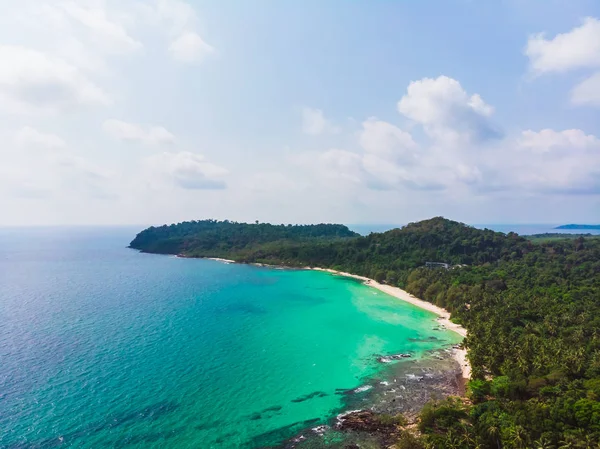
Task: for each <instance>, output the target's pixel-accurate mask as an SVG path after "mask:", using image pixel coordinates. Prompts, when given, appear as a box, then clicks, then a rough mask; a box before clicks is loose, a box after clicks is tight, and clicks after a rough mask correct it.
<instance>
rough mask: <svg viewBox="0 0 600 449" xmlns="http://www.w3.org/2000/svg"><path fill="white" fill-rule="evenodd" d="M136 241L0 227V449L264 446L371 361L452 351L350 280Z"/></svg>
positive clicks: (366, 376)
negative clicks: (158, 249) (160, 250)
mask: <svg viewBox="0 0 600 449" xmlns="http://www.w3.org/2000/svg"><path fill="white" fill-rule="evenodd" d="M138 230H139V229H137V228H29V229H10V228H5V229H0V448H3V449H4V448H6V449H9V448H10V449H17V448H19V449H21V448H22V449H24V448H54V447H66V448H104V447H111V448H167V449H168V448H178V449H184V448H203V449H209V448H215V449H226V448H227V449H229V448H248V449H250V448H259V447H265V446H273V445H277V444H279V443H281V442H282V441H283V440H285V439H287V438H290V437H292V436H293V435H295V434H296V433H297V432H299V431H300V430H302V429H304V428H307V427H316V426H318V425H319V424H323V423H326V422H328V420H329V419H330V418H332V417H334V416H335V415H336V414H338V413H340V412H341V411H343V410H344V407H346V406H347V403H348V401H347V398H348V397H349V395H350V396H352V395H360V394H363V391H364V390H365V388H360V387H361V386H363V385H365V384H367V383H369V382H370V381H371V380H372V379H373V378H376V377H377V376H378V375H379V373H381V372H382V369H383V368H382V364H381V363H380V362H379V361H378V360H377V356H378V355H386V354H396V353H400V352H409V351H410V352H412V353H413V358H419V357H421V356H423V355H424V354H425V353H427V351H430V350H435V349H439V348H442V347H448V346H449V345H450V344H453V343H457V342H459V341H460V340H461V338H460V337H459V336H458V335H456V334H454V333H452V332H449V331H435V332H432V326H435V318H436V317H435V315H433V314H431V313H429V312H426V311H423V310H421V309H418V308H416V307H414V306H412V305H409V304H406V303H403V302H402V301H400V300H398V299H395V298H392V297H390V296H387V295H386V294H384V293H382V292H379V291H376V290H374V289H371V288H369V287H366V286H364V285H362V284H361V283H359V282H357V281H354V280H351V279H347V278H341V277H337V276H332V275H330V274H327V273H322V272H315V271H303V270H284V269H270V268H261V267H255V266H247V265H237V264H225V263H221V262H215V261H210V260H197V259H181V258H176V257H170V256H160V255H150V254H141V253H138V252H137V251H134V250H131V249H128V248H126V246H127V245H128V243H129V241H130V240H131V239H132V238H133V237H134V235H135V233H136V232H137V231H138ZM433 334H435V337H437V340H432V339H429V337H431V336H432V335H433Z"/></svg>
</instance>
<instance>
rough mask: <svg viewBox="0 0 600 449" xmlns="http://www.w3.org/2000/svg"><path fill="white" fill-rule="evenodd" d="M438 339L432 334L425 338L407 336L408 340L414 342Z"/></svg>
mask: <svg viewBox="0 0 600 449" xmlns="http://www.w3.org/2000/svg"><path fill="white" fill-rule="evenodd" d="M436 340H439V338H437V337H434V336H433V335H432V336H430V337H427V338H409V339H408V341H412V342H415V343H419V342H428V341H436Z"/></svg>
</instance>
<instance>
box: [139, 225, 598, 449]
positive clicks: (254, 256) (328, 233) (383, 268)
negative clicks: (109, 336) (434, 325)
mask: <svg viewBox="0 0 600 449" xmlns="http://www.w3.org/2000/svg"><path fill="white" fill-rule="evenodd" d="M566 226H569V227H560V229H590V228H589V227H586V228H579V227H578V228H572V227H571V226H589V225H566ZM592 229H595V228H592ZM130 246H131V248H135V249H138V250H141V251H145V252H150V253H161V254H176V255H180V256H183V257H212V258H226V259H230V260H233V261H236V262H241V263H261V264H272V265H281V266H287V267H318V268H322V269H333V270H338V271H343V272H346V273H351V274H353V275H359V276H364V277H367V278H370V279H375V280H376V281H378V282H380V283H384V284H388V285H390V286H395V287H400V288H402V289H405V290H406V291H407V292H409V293H410V294H412V295H414V296H415V297H417V298H421V299H423V300H425V301H428V302H430V303H432V304H434V305H436V306H438V307H441V308H444V309H446V310H447V311H449V312H450V313H451V319H452V321H453V322H455V323H458V324H461V325H462V326H463V327H464V328H466V329H467V332H468V334H467V337H466V339H465V342H464V345H465V346H466V347H467V349H468V359H469V361H470V364H471V368H472V377H471V381H470V382H469V384H468V388H467V395H468V398H469V401H464V400H458V399H452V398H450V399H446V400H440V401H437V402H433V403H430V404H428V405H427V406H425V408H424V409H423V410H422V412H421V415H420V417H419V419H418V420H417V427H418V430H419V432H418V433H415V432H414V431H413V430H411V429H410V428H408V427H405V426H403V424H402V423H404V422H405V421H403V420H402V419H400V418H398V419H397V418H391V417H389V416H387V417H386V416H380V417H375V418H373V417H372V416H371V417H370V418H369V419H371V420H372V421H370V422H369V423H365V422H363V421H361V422H360V423H359V424H360V426H362V428H367V429H371V430H372V431H373V432H375V431H385V432H389V438H390V442H391V443H393V442H396V443H397V446H396V447H403V448H404V447H406V448H409V447H410V448H421V449H423V448H425V447H440V448H442V447H457V448H458V447H460V448H476V447H479V448H486V449H492V448H496V449H497V448H501V447H504V448H528V447H548V448H550V447H553V448H557V447H573V448H577V447H581V448H584V447H598V444H599V443H600V332H598V329H600V301H599V299H598V298H600V238H593V237H587V236H583V235H579V236H577V237H576V238H572V237H571V238H560V236H557V235H556V234H551V235H542V236H537V238H533V239H528V238H524V237H521V236H519V235H517V234H515V233H508V234H504V233H500V232H494V231H491V230H488V229H485V230H481V229H476V228H473V227H471V226H467V225H465V224H462V223H458V222H455V221H451V220H447V219H445V218H442V217H436V218H432V219H430V220H424V221H421V222H417V223H410V224H408V225H406V226H404V227H402V228H400V229H393V230H390V231H387V232H383V233H372V234H370V235H368V236H360V235H358V234H356V233H354V232H352V231H350V230H349V229H348V228H347V227H346V226H343V225H335V224H320V225H305V226H291V225H269V224H263V223H253V224H247V223H235V222H229V221H214V220H202V221H192V222H185V223H179V224H174V225H170V226H161V227H152V228H148V229H146V230H144V231H142V232H140V233H139V234H138V235H137V236H136V237H135V239H134V240H133V241H132V242H131V245H130ZM381 429H383V430H381ZM371 430H370V431H371Z"/></svg>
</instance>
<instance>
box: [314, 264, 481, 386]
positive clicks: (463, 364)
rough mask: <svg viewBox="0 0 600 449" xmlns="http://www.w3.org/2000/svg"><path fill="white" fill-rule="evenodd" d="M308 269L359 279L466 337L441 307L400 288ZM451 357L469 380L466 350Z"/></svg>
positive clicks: (361, 277) (319, 269) (332, 272)
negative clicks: (429, 313)
mask: <svg viewBox="0 0 600 449" xmlns="http://www.w3.org/2000/svg"><path fill="white" fill-rule="evenodd" d="M310 269H311V270H317V271H325V272H327V273H331V274H335V275H338V276H345V277H350V278H354V279H359V280H361V281H363V282H364V283H365V285H368V286H369V287H373V288H376V289H377V290H380V291H382V292H384V293H387V294H388V295H390V296H393V297H395V298H398V299H401V300H402V301H406V302H408V303H410V304H412V305H414V306H417V307H419V308H421V309H425V310H428V311H430V312H433V313H435V314H436V315H438V317H439V318H438V322H439V323H440V325H442V326H444V327H445V328H446V329H448V330H451V331H453V332H456V333H457V334H459V335H461V336H463V337H466V336H467V330H466V329H465V328H464V327H462V326H461V325H459V324H456V323H453V322H452V321H450V313H449V312H448V311H447V310H445V309H442V308H441V307H438V306H436V305H434V304H431V303H430V302H427V301H423V300H422V299H419V298H416V297H414V296H413V295H411V294H410V293H408V292H406V291H404V290H402V289H401V288H398V287H392V286H391V285H385V284H381V283H379V282H377V281H375V280H373V279H369V278H367V277H364V276H358V275H355V274H350V273H344V272H342V271H336V270H332V269H328V268H310ZM453 355H454V359H455V360H456V361H457V362H458V364H459V365H460V368H461V371H462V375H463V378H464V379H465V380H469V379H470V378H471V365H470V364H469V361H468V359H467V350H466V349H453Z"/></svg>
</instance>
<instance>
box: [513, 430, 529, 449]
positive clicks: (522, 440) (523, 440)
mask: <svg viewBox="0 0 600 449" xmlns="http://www.w3.org/2000/svg"><path fill="white" fill-rule="evenodd" d="M509 435H510V438H511V442H512V444H513V445H514V446H515V447H516V448H518V449H525V447H527V432H526V431H525V429H524V428H523V426H514V427H511V428H510V430H509Z"/></svg>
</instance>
